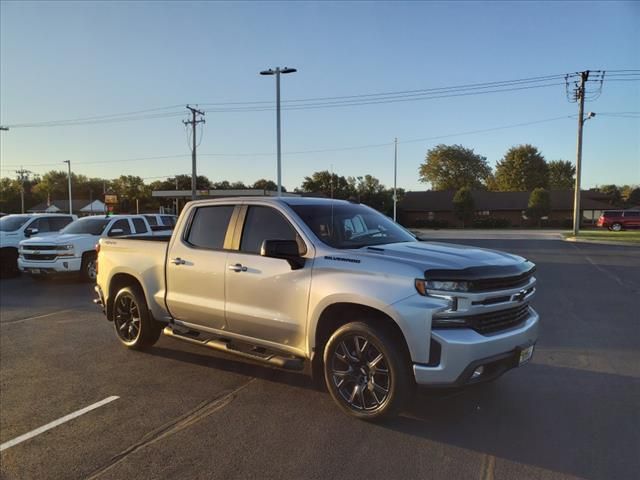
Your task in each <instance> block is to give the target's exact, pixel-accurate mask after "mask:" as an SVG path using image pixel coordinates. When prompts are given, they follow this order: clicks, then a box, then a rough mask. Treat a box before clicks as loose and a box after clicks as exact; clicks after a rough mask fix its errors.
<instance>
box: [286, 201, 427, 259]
mask: <svg viewBox="0 0 640 480" xmlns="http://www.w3.org/2000/svg"><path fill="white" fill-rule="evenodd" d="M291 208H293V210H294V211H295V212H296V213H297V214H298V215H299V216H300V218H301V219H302V220H303V221H304V223H306V224H307V225H308V226H309V228H310V229H311V230H313V233H315V234H316V235H317V236H318V238H319V239H320V240H321V241H323V242H324V243H326V244H327V245H330V246H332V247H335V248H361V247H366V246H372V245H384V244H385V243H398V242H415V241H416V239H415V238H414V237H413V236H411V234H410V233H409V232H407V231H406V230H405V229H403V228H402V227H400V226H399V225H398V224H396V223H394V222H393V221H392V220H390V219H389V218H387V217H385V216H384V215H382V214H381V213H378V212H376V211H375V210H372V209H371V208H367V207H365V206H363V205H359V204H351V203H344V202H338V201H335V202H331V203H330V202H326V203H318V204H313V205H291Z"/></svg>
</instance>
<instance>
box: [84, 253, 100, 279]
mask: <svg viewBox="0 0 640 480" xmlns="http://www.w3.org/2000/svg"><path fill="white" fill-rule="evenodd" d="M97 261H98V256H97V255H96V254H95V252H91V253H87V254H85V255H84V256H83V257H82V265H81V266H80V277H81V278H82V280H84V281H85V282H94V283H95V281H96V278H97V276H98V270H97V268H96V265H97Z"/></svg>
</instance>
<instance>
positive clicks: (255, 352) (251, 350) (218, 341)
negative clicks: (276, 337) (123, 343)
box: [162, 326, 304, 370]
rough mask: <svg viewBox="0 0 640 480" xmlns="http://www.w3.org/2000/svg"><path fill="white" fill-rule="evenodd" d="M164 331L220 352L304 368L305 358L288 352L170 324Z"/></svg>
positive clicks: (285, 366)
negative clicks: (180, 328)
mask: <svg viewBox="0 0 640 480" xmlns="http://www.w3.org/2000/svg"><path fill="white" fill-rule="evenodd" d="M162 333H164V334H165V335H167V336H168V337H172V338H176V339H178V340H183V341H185V342H189V343H194V344H196V345H201V346H203V347H208V348H212V349H213V350H218V351H220V352H225V353H231V354H233V355H238V356H240V357H244V358H249V359H251V360H256V361H258V362H262V363H267V364H269V365H273V366H274V367H278V368H283V369H285V370H302V369H303V368H304V359H302V358H299V357H295V356H293V355H291V356H289V355H287V354H286V353H285V354H283V353H279V352H275V351H273V350H268V349H266V348H264V347H258V346H254V345H249V344H244V343H235V344H234V343H232V342H231V341H230V340H227V339H223V338H211V337H205V336H203V335H201V334H200V332H197V331H194V330H185V331H180V330H177V329H174V328H172V327H170V326H169V327H165V329H164V330H163V332H162Z"/></svg>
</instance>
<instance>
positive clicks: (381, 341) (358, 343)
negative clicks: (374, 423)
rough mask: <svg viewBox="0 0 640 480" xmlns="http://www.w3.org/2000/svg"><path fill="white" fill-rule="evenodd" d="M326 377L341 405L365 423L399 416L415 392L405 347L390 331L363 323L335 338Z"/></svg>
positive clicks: (328, 349)
mask: <svg viewBox="0 0 640 480" xmlns="http://www.w3.org/2000/svg"><path fill="white" fill-rule="evenodd" d="M324 376H325V382H326V384H327V389H328V390H329V393H330V394H331V397H332V398H333V400H334V401H335V402H336V403H337V404H338V406H339V407H340V408H341V409H342V410H343V411H344V412H345V413H347V414H349V415H351V416H353V417H356V418H359V419H362V420H379V419H381V418H384V417H390V416H393V415H396V414H397V413H399V412H400V411H401V410H402V408H403V407H404V405H405V404H406V401H407V399H408V397H409V394H410V393H411V392H412V390H413V381H412V378H411V368H410V364H409V362H408V360H407V355H406V354H405V352H404V349H403V348H402V345H399V344H398V341H397V340H396V339H395V338H394V336H392V335H391V333H390V332H388V331H387V330H386V329H382V328H380V327H378V326H373V325H368V324H366V323H363V322H353V323H348V324H346V325H343V326H342V327H340V328H339V329H338V330H336V331H335V332H334V333H333V335H331V338H329V341H328V342H327V344H326V347H325V350H324Z"/></svg>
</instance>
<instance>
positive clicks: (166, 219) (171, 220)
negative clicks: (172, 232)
mask: <svg viewBox="0 0 640 480" xmlns="http://www.w3.org/2000/svg"><path fill="white" fill-rule="evenodd" d="M162 223H163V224H165V225H168V226H169V227H175V226H176V219H175V217H172V216H171V215H163V216H162Z"/></svg>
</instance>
